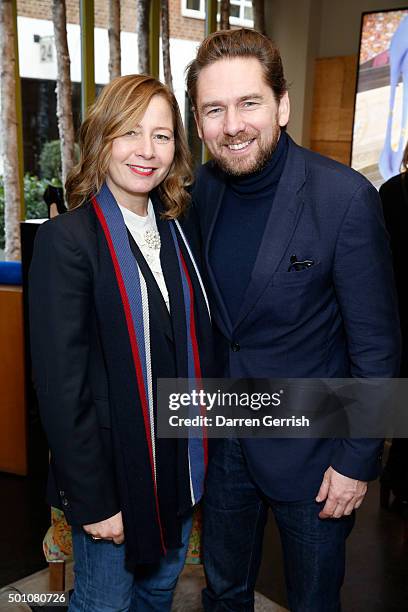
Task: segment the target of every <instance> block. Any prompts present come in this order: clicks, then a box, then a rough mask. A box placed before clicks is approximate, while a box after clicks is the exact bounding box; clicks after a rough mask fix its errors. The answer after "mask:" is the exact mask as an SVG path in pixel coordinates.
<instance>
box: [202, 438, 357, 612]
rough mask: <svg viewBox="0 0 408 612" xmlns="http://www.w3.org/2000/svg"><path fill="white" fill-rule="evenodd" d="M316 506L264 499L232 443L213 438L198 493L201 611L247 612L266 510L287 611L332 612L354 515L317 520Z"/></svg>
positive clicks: (337, 606) (251, 604)
mask: <svg viewBox="0 0 408 612" xmlns="http://www.w3.org/2000/svg"><path fill="white" fill-rule="evenodd" d="M323 505H324V504H322V503H321V504H318V503H317V502H315V501H314V500H307V501H300V502H277V501H274V500H271V499H267V498H265V497H264V496H263V495H262V493H261V492H260V491H259V489H258V488H257V487H256V485H255V484H254V482H253V481H252V479H251V477H250V475H249V472H248V469H247V466H246V462H245V458H244V456H243V453H242V450H241V446H240V443H239V441H238V440H223V441H220V442H219V443H218V446H217V448H216V450H215V452H214V454H213V456H212V457H211V461H210V463H209V470H208V476H207V485H206V493H205V496H204V523H203V525H204V531H203V554H204V569H205V573H206V578H207V588H206V589H205V590H204V591H203V604H204V609H205V610H206V612H221V611H223V612H227V611H228V612H253V610H254V589H255V582H256V577H257V574H258V570H259V565H260V561H261V553H262V540H263V531H264V526H265V523H266V518H267V512H268V507H270V508H271V509H272V511H273V513H274V515H275V519H276V523H277V525H278V529H279V533H280V537H281V542H282V549H283V557H284V565H285V578H286V587H287V594H288V601H289V608H290V610H291V611H292V612H338V611H339V610H340V588H341V586H342V584H343V579H344V568H345V542H346V538H347V536H348V535H349V533H350V531H351V529H352V527H353V523H354V516H353V515H352V516H349V517H343V518H341V519H325V520H322V519H319V517H318V513H319V512H320V509H321V508H322V507H323Z"/></svg>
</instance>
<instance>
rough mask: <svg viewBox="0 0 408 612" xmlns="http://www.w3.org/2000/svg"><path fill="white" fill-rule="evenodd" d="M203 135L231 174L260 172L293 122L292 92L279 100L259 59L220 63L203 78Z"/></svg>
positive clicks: (199, 104) (199, 103)
mask: <svg viewBox="0 0 408 612" xmlns="http://www.w3.org/2000/svg"><path fill="white" fill-rule="evenodd" d="M195 118H196V123H197V129H198V134H199V136H200V138H201V139H202V140H203V141H204V142H205V144H206V145H207V147H208V149H209V150H210V152H211V154H212V156H213V158H214V159H215V160H216V162H217V163H218V164H219V166H221V168H222V169H223V170H224V171H225V172H227V173H228V174H232V175H235V176H239V175H242V174H250V173H252V172H256V171H257V170H260V169H261V168H262V167H263V166H264V165H265V163H266V162H267V161H268V159H269V158H270V157H271V155H272V153H273V151H274V150H275V147H276V144H277V142H278V140H279V135H280V128H281V127H283V126H284V125H286V124H287V122H288V120H289V98H288V95H287V93H286V94H285V95H284V96H283V97H282V98H281V100H280V101H279V102H276V100H275V96H274V93H273V91H272V89H271V88H270V87H269V85H267V84H266V83H265V79H264V75H263V72H262V67H261V64H260V63H259V61H258V60H257V59H255V58H233V59H225V60H219V61H217V62H215V63H214V64H211V65H210V66H207V67H206V68H204V69H203V70H202V71H201V72H200V75H199V77H198V82H197V100H196V113H195Z"/></svg>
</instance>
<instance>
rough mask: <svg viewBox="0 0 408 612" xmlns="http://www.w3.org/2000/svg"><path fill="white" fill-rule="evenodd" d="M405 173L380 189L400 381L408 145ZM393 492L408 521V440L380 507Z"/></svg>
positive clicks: (398, 448)
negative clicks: (391, 275)
mask: <svg viewBox="0 0 408 612" xmlns="http://www.w3.org/2000/svg"><path fill="white" fill-rule="evenodd" d="M402 169H403V172H402V173H401V174H398V175H397V176H393V177H392V178H390V179H389V180H388V181H387V182H386V183H384V184H383V185H382V186H381V188H380V196H381V200H382V203H383V211H384V219H385V224H386V226H387V230H388V233H389V235H390V241H391V249H392V257H393V262H394V274H395V284H396V287H397V294H398V307H399V315H400V323H401V336H402V355H401V369H400V376H401V378H407V377H408V281H407V270H406V244H407V231H408V172H407V170H408V144H407V145H406V147H405V151H404V156H403V159H402ZM391 492H392V493H393V494H394V501H393V509H395V510H396V511H397V512H399V513H400V514H401V515H402V516H403V518H404V519H405V521H408V440H407V439H406V438H394V440H393V441H392V445H391V448H390V452H389V456H388V461H387V465H386V467H385V469H384V473H383V475H382V477H381V505H382V506H383V507H384V508H388V506H389V501H390V496H391ZM407 535H408V532H407Z"/></svg>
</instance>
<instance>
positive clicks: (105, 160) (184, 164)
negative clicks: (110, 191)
mask: <svg viewBox="0 0 408 612" xmlns="http://www.w3.org/2000/svg"><path fill="white" fill-rule="evenodd" d="M155 95H160V96H163V98H165V99H166V100H167V102H168V103H169V106H170V108H171V112H172V115H173V123H174V141H175V153H174V160H173V163H172V166H171V168H170V171H169V173H168V175H167V176H166V178H165V179H164V181H163V182H162V183H161V184H160V185H159V186H158V188H157V190H158V193H159V196H160V198H161V201H162V202H163V205H164V207H165V208H166V212H165V213H164V215H163V216H164V217H167V218H169V219H173V218H176V217H179V216H180V215H181V214H182V213H183V212H184V211H185V209H186V207H187V205H188V202H189V199H190V196H189V194H188V192H187V191H186V189H185V187H187V186H188V185H191V183H192V170H191V157H190V152H189V150H188V145H187V140H186V136H185V132H184V127H183V123H182V120H181V115H180V110H179V107H178V104H177V100H176V98H175V96H174V94H173V93H172V92H171V91H170V90H169V89H168V88H167V87H166V86H165V85H163V84H162V83H160V81H158V80H156V79H155V78H153V77H151V76H148V75H144V74H132V75H128V76H121V77H117V78H116V79H114V80H113V81H112V82H111V83H109V84H108V85H106V86H105V87H104V88H103V89H102V91H101V93H100V95H99V97H98V99H97V100H96V102H95V103H94V104H93V105H92V106H91V108H90V110H89V112H88V115H87V117H86V119H85V120H84V122H83V123H82V125H81V128H80V131H79V147H80V159H79V162H78V164H76V165H75V166H74V167H73V168H72V170H71V172H70V173H69V175H68V177H67V181H66V183H65V189H66V196H67V201H68V206H69V208H75V207H77V206H80V205H81V204H83V203H84V202H86V200H88V199H89V198H90V196H91V195H93V194H94V193H98V191H99V190H100V189H101V187H102V185H103V182H104V181H105V178H106V174H107V171H108V166H109V161H110V156H111V150H112V141H113V140H114V139H115V138H117V137H118V136H122V135H123V134H125V133H126V132H127V131H129V130H130V129H132V128H134V126H135V125H137V124H138V123H139V122H140V120H141V119H142V117H143V115H144V114H145V112H146V109H147V107H148V105H149V103H150V100H151V99H152V97H153V96H155Z"/></svg>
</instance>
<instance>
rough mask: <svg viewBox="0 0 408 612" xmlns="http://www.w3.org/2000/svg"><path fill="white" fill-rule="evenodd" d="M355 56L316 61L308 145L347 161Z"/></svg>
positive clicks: (346, 162)
mask: <svg viewBox="0 0 408 612" xmlns="http://www.w3.org/2000/svg"><path fill="white" fill-rule="evenodd" d="M356 73H357V57H356V56H354V55H351V56H344V57H331V58H320V59H317V60H316V65H315V80H314V88H313V109H312V125H311V134H310V139H311V148H312V149H313V150H314V151H317V152H318V153H321V154H322V155H327V156H328V157H332V158H333V159H337V160H338V161H341V162H342V163H345V164H349V160H350V152H351V139H352V130H353V112H354V94H355V86H356Z"/></svg>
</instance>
